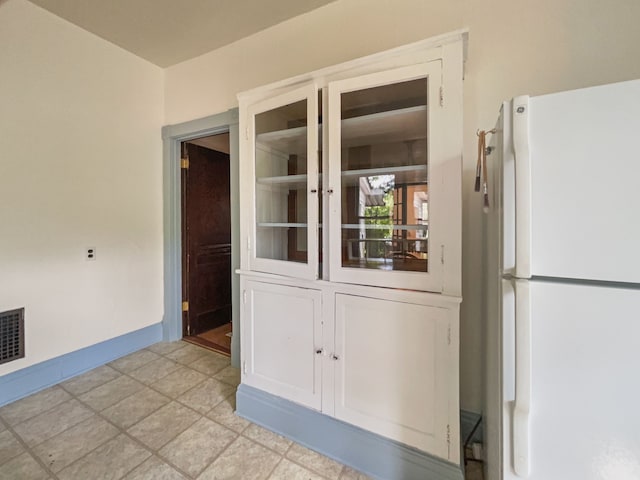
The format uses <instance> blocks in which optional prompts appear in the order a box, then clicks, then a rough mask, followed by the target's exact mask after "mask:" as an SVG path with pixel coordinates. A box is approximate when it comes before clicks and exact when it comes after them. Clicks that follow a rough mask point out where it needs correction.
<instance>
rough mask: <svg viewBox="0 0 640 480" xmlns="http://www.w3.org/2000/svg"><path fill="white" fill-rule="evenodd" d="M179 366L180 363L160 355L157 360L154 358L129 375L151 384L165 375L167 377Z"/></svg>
mask: <svg viewBox="0 0 640 480" xmlns="http://www.w3.org/2000/svg"><path fill="white" fill-rule="evenodd" d="M178 368H180V364H178V363H176V362H174V361H171V360H168V359H166V358H164V357H160V358H158V359H157V360H153V361H152V362H149V363H147V364H146V365H144V366H142V367H140V368H138V369H137V370H134V371H133V372H131V373H130V374H129V375H131V376H132V377H133V378H135V379H136V380H138V381H140V382H142V383H145V384H147V385H149V384H151V383H153V382H156V381H158V380H160V379H161V378H163V377H166V376H167V375H169V374H170V373H171V372H174V371H175V370H177V369H178Z"/></svg>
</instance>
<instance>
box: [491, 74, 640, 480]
mask: <svg viewBox="0 0 640 480" xmlns="http://www.w3.org/2000/svg"><path fill="white" fill-rule="evenodd" d="M491 140H492V141H491V143H490V146H489V148H488V149H487V152H488V156H487V164H488V172H489V176H488V194H489V211H488V213H486V214H485V215H484V219H483V228H484V232H483V233H484V254H485V255H484V273H485V282H484V288H485V297H484V298H485V318H484V321H485V325H484V327H485V340H484V342H485V349H486V350H485V352H486V357H485V365H484V370H485V393H484V395H485V411H484V417H485V418H484V420H485V422H484V425H485V428H484V442H485V462H486V464H485V465H486V474H487V479H488V480H516V479H524V478H528V479H531V480H555V479H557V480H572V479H575V480H604V479H607V480H632V479H633V480H638V479H640V80H635V81H628V82H622V83H616V84H611V85H604V86H598V87H592V88H585V89H580V90H574V91H568V92H562V93H557V94H551V95H542V96H537V97H529V96H521V97H516V98H514V99H513V100H511V101H509V102H505V103H504V104H503V106H502V109H501V113H500V117H499V120H498V123H497V125H496V131H495V134H494V135H493V137H492V139H491Z"/></svg>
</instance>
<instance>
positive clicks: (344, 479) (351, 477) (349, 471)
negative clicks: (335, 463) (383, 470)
mask: <svg viewBox="0 0 640 480" xmlns="http://www.w3.org/2000/svg"><path fill="white" fill-rule="evenodd" d="M340 480H371V477H367V476H366V475H365V474H364V473H360V472H359V471H357V470H354V469H353V468H350V467H344V470H343V471H342V475H340Z"/></svg>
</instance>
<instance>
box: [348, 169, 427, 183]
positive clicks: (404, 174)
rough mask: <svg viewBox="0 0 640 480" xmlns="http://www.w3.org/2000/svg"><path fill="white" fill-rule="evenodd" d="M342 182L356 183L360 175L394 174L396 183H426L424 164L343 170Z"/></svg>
mask: <svg viewBox="0 0 640 480" xmlns="http://www.w3.org/2000/svg"><path fill="white" fill-rule="evenodd" d="M341 175H342V184H343V185H345V186H347V185H349V186H353V185H357V183H358V181H359V179H360V178H361V177H375V176H381V175H394V176H395V183H396V185H398V184H402V183H427V166H426V165H405V166H398V167H382V168H364V169H361V170H343V171H342V174H341Z"/></svg>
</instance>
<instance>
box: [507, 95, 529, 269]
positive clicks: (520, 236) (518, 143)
mask: <svg viewBox="0 0 640 480" xmlns="http://www.w3.org/2000/svg"><path fill="white" fill-rule="evenodd" d="M512 119H513V120H512V121H513V150H514V155H515V177H516V180H515V184H516V185H515V190H516V277H518V278H531V152H530V149H529V96H528V95H521V96H519V97H515V98H514V99H513V111H512Z"/></svg>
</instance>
